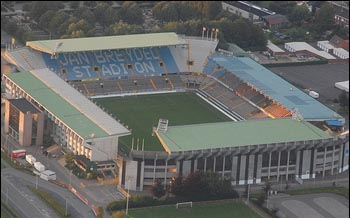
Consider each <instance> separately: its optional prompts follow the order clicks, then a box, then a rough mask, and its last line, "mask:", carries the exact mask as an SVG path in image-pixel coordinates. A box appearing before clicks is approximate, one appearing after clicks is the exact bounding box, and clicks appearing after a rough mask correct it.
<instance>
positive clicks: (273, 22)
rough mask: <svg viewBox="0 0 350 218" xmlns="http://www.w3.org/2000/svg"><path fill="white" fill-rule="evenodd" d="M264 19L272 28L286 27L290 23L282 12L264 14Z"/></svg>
mask: <svg viewBox="0 0 350 218" xmlns="http://www.w3.org/2000/svg"><path fill="white" fill-rule="evenodd" d="M263 20H264V22H265V25H266V26H267V27H269V28H270V29H272V30H276V29H279V28H283V27H286V26H287V25H288V24H289V21H288V19H287V17H286V16H284V15H281V14H273V15H267V16H263Z"/></svg>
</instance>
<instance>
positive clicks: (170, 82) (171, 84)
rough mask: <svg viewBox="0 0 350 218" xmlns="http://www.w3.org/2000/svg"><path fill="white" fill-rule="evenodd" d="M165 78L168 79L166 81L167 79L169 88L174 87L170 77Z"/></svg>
mask: <svg viewBox="0 0 350 218" xmlns="http://www.w3.org/2000/svg"><path fill="white" fill-rule="evenodd" d="M167 79H168V81H169V84H170V86H171V89H174V88H175V87H174V84H173V82H172V81H171V79H170V77H167Z"/></svg>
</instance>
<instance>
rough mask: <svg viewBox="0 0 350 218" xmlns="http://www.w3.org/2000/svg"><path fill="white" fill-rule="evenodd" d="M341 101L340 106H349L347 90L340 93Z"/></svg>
mask: <svg viewBox="0 0 350 218" xmlns="http://www.w3.org/2000/svg"><path fill="white" fill-rule="evenodd" d="M339 103H340V106H341V107H343V108H345V107H349V96H348V95H347V94H346V92H345V91H343V92H342V93H341V94H340V95H339Z"/></svg>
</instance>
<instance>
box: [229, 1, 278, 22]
mask: <svg viewBox="0 0 350 218" xmlns="http://www.w3.org/2000/svg"><path fill="white" fill-rule="evenodd" d="M222 9H223V10H225V11H228V12H230V13H232V14H235V15H237V16H240V17H243V18H246V19H249V20H251V21H256V20H262V17H263V16H267V15H272V14H276V13H275V12H273V11H270V10H268V9H266V8H261V7H259V6H256V5H253V4H251V3H248V2H245V1H223V2H222Z"/></svg>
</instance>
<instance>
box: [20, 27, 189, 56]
mask: <svg viewBox="0 0 350 218" xmlns="http://www.w3.org/2000/svg"><path fill="white" fill-rule="evenodd" d="M181 44H186V42H185V41H184V40H182V39H180V38H178V36H177V35H176V34H175V33H171V32H170V33H150V34H134V35H121V36H103V37H89V38H74V39H55V40H43V41H30V42H27V43H26V46H29V47H31V48H33V49H35V50H39V51H41V52H45V53H49V54H54V53H57V52H79V51H98V50H113V49H128V48H144V47H157V46H159V47H160V46H171V45H181Z"/></svg>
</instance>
